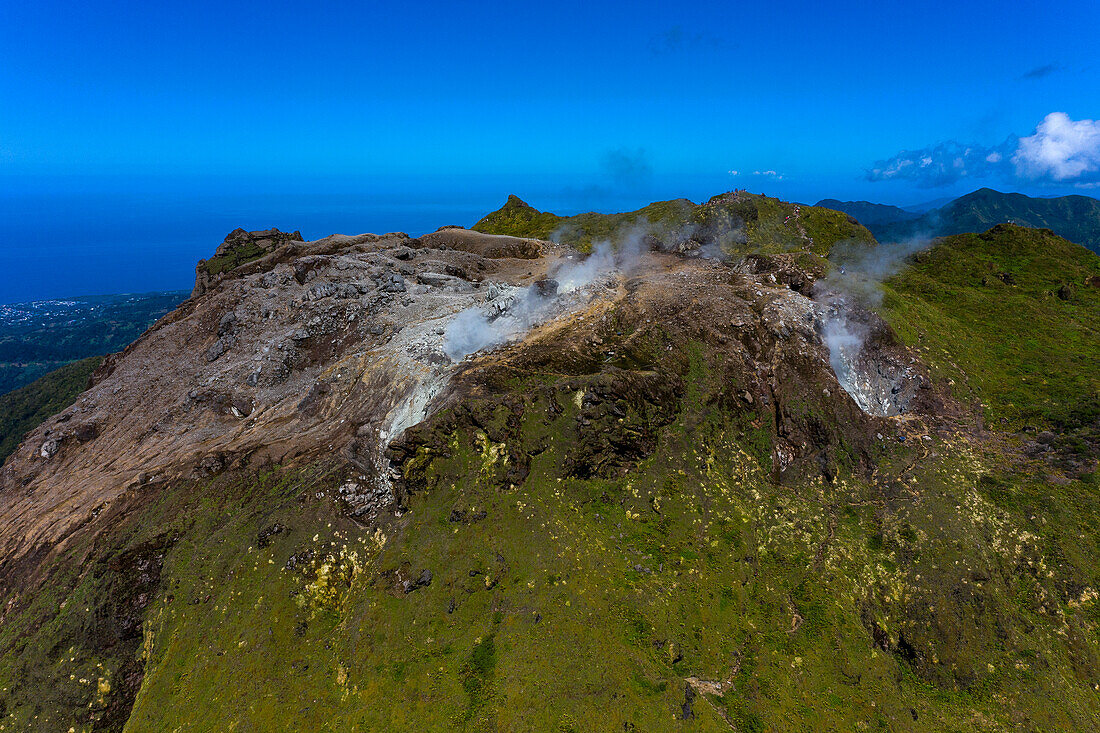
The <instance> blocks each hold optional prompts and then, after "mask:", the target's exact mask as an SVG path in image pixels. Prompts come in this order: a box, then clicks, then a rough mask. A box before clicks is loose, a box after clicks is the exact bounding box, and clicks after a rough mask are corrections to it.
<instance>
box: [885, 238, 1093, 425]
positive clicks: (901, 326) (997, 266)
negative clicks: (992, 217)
mask: <svg viewBox="0 0 1100 733" xmlns="http://www.w3.org/2000/svg"><path fill="white" fill-rule="evenodd" d="M884 305H885V309H886V313H887V316H888V319H889V320H890V322H891V324H892V325H893V326H894V328H895V329H896V330H897V331H898V332H899V333H900V334H901V335H902V336H903V338H905V340H906V341H907V342H909V343H911V344H913V345H914V346H916V347H917V348H918V349H919V351H920V353H921V354H922V356H923V357H924V358H925V360H926V361H927V362H928V363H929V364H930V365H931V366H932V367H933V369H934V370H935V371H936V372H937V373H938V374H939V375H941V376H942V377H943V378H945V379H950V380H951V381H952V382H953V384H954V390H955V393H956V395H957V396H958V397H959V398H960V399H962V400H963V401H965V402H969V401H972V400H979V401H981V403H982V404H983V405H984V406H985V408H986V412H987V415H988V417H989V419H990V421H991V422H993V423H994V425H1000V424H1001V423H1002V422H1003V423H1004V424H1005V425H1006V426H1012V427H1020V426H1023V425H1043V426H1048V425H1051V426H1056V427H1057V426H1062V427H1072V426H1080V425H1083V424H1089V423H1091V422H1092V421H1093V420H1095V419H1096V418H1098V417H1100V346H1098V344H1100V257H1097V256H1096V255H1094V254H1093V253H1091V252H1089V251H1088V250H1086V249H1085V248H1083V247H1080V246H1078V245H1075V244H1073V243H1071V242H1067V241H1066V240H1065V239H1062V238H1061V237H1058V236H1055V235H1054V234H1052V233H1050V232H1049V231H1042V230H1036V229H1026V228H1023V227H1017V226H1012V225H1008V224H1002V225H998V226H996V227H994V228H992V229H990V230H989V231H988V232H985V233H983V234H960V235H956V236H952V237H946V238H944V239H942V240H939V241H938V242H937V243H936V245H935V246H934V247H932V248H931V249H930V250H928V251H926V252H923V253H921V254H919V255H917V256H916V258H915V259H914V260H913V261H912V264H911V266H910V267H908V268H906V269H905V270H904V271H903V272H902V273H900V274H899V275H897V276H896V277H894V278H893V279H891V280H890V281H889V282H888V283H887V285H886V298H885V301H884Z"/></svg>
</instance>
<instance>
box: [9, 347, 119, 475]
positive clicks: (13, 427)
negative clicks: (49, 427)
mask: <svg viewBox="0 0 1100 733" xmlns="http://www.w3.org/2000/svg"><path fill="white" fill-rule="evenodd" d="M102 363H103V357H102V356H92V357H89V358H87V359H81V360H80V361H75V362H73V363H71V364H66V365H65V366H63V367H61V368H60V369H55V370H54V371H52V372H50V373H49V374H46V375H45V376H42V377H39V378H38V379H36V380H35V381H33V382H31V383H30V384H28V385H27V386H25V387H20V388H19V389H17V390H15V391H14V392H9V393H7V394H5V395H0V464H2V463H3V462H4V459H5V458H7V457H8V456H10V455H11V454H12V453H13V452H14V451H15V449H16V448H17V447H18V446H19V441H21V440H22V439H23V436H24V435H26V434H27V432H28V431H30V430H33V429H34V428H35V427H37V426H38V425H40V424H41V423H42V421H43V420H45V419H46V418H48V417H50V416H51V415H56V414H57V413H59V412H61V411H62V410H64V409H65V408H66V407H68V406H69V405H71V404H72V403H73V401H74V400H75V399H76V398H77V396H78V395H79V394H80V393H81V392H83V391H84V390H85V389H87V388H88V378H89V377H91V375H92V372H94V371H95V370H96V367H98V366H99V365H100V364H102Z"/></svg>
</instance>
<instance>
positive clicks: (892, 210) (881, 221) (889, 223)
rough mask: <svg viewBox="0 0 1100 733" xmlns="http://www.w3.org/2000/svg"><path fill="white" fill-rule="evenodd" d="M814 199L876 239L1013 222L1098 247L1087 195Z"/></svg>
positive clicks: (1094, 206) (1097, 220)
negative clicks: (928, 201)
mask: <svg viewBox="0 0 1100 733" xmlns="http://www.w3.org/2000/svg"><path fill="white" fill-rule="evenodd" d="M817 205H818V206H823V207H825V208H830V209H835V210H836V211H842V212H844V213H846V214H849V215H850V216H853V217H855V218H856V219H858V220H859V222H860V223H861V224H863V225H864V226H865V227H867V228H868V229H870V230H871V233H872V234H874V235H875V239H877V240H879V241H880V242H882V241H897V240H901V239H909V238H911V237H914V236H921V235H924V236H945V235H950V234H963V233H966V232H983V231H985V230H986V229H989V228H990V227H991V226H994V225H996V224H1017V225H1020V226H1027V227H1035V228H1041V229H1050V230H1051V231H1053V232H1054V233H1055V234H1057V235H1058V236H1060V237H1065V238H1066V239H1068V240H1070V241H1071V242H1076V243H1077V244H1080V245H1082V246H1084V247H1087V248H1089V249H1091V250H1092V251H1093V252H1100V200H1097V199H1094V198H1091V197H1089V196H1080V195H1073V196H1058V197H1055V198H1034V197H1032V196H1025V195H1024V194H1022V193H1002V192H1000V191H994V190H993V189H991V188H980V189H978V190H977V191H974V192H972V193H968V194H966V195H965V196H960V197H959V198H957V199H955V200H953V201H951V202H949V203H947V204H945V205H943V206H941V207H939V208H935V209H931V210H930V211H928V212H926V213H924V214H923V215H914V214H913V213H912V212H909V211H906V210H904V209H901V208H898V207H896V206H887V205H884V204H875V203H871V202H869V201H837V200H835V199H825V200H823V201H820V202H819V203H818V204H817Z"/></svg>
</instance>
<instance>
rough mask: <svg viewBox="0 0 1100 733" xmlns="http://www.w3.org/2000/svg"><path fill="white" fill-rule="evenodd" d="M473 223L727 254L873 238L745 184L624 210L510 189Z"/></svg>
mask: <svg viewBox="0 0 1100 733" xmlns="http://www.w3.org/2000/svg"><path fill="white" fill-rule="evenodd" d="M473 228H474V229H475V230H477V231H480V232H486V233H488V234H509V235H512V236H517V237H536V238H543V239H553V240H554V241H557V242H562V243H565V244H570V245H573V246H575V247H579V248H581V249H582V250H587V249H588V248H590V247H591V246H592V245H593V244H594V243H597V242H601V241H611V242H615V243H619V242H621V241H622V240H624V239H627V238H630V237H644V238H645V239H646V240H647V244H649V245H652V246H657V247H660V248H661V249H665V250H669V251H677V252H692V251H699V250H703V251H706V250H710V249H713V250H714V251H721V252H722V253H724V254H726V255H737V254H746V253H750V252H766V253H776V252H787V251H807V252H813V253H816V254H818V255H827V254H828V253H829V250H830V249H831V248H832V246H833V245H834V244H835V243H837V242H841V241H848V240H855V241H861V242H871V241H872V239H873V238H872V237H871V234H870V232H868V231H867V230H866V229H865V228H864V227H863V226H861V225H860V224H858V223H857V222H856V221H855V220H854V219H852V218H851V217H849V216H846V215H843V214H839V213H837V212H835V211H832V210H829V209H823V208H819V207H814V206H801V205H799V204H792V203H788V202H786V201H780V200H779V199H774V198H769V197H767V196H761V195H759V194H751V193H748V192H747V191H733V192H730V193H724V194H720V195H718V196H714V197H712V198H711V199H710V200H709V201H707V202H706V203H704V204H693V203H692V202H691V201H688V200H687V199H675V200H672V201H658V202H656V203H652V204H649V205H648V206H645V207H643V208H641V209H638V210H637V211H629V212H625V213H621V214H598V213H595V212H588V213H585V214H577V215H576V216H557V215H555V214H550V213H546V212H540V211H538V210H537V209H535V208H533V207H531V206H529V205H528V204H526V203H524V202H523V201H522V200H520V199H519V198H518V197H516V196H514V195H513V196H509V197H508V201H507V202H506V203H505V204H504V206H503V207H501V208H500V209H498V210H497V211H494V212H492V213H491V214H487V215H486V216H485V217H483V218H482V219H481V220H480V221H478V222H477V223H476V224H474V226H473Z"/></svg>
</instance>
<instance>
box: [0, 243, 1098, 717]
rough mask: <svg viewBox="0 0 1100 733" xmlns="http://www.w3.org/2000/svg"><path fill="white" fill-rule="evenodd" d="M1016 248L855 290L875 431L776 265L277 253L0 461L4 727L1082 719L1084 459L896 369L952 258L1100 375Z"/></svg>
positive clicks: (945, 247)
mask: <svg viewBox="0 0 1100 733" xmlns="http://www.w3.org/2000/svg"><path fill="white" fill-rule="evenodd" d="M1031 236H1038V237H1040V241H1038V242H1035V241H1033V240H1030V239H1028V237H1031ZM1048 236H1049V235H1046V234H1042V233H1039V234H1034V233H1030V232H1024V231H1023V230H1017V229H1015V228H997V229H994V230H992V231H991V232H989V233H988V234H987V235H985V237H986V238H985V239H980V238H976V239H968V238H966V237H963V238H958V239H955V240H946V241H945V242H941V243H940V244H939V245H938V246H937V248H936V249H934V250H933V251H932V252H930V253H929V254H928V255H924V256H923V257H927V259H920V260H917V261H915V262H913V263H912V265H911V266H910V267H909V268H907V269H906V270H904V271H903V272H902V273H900V274H899V275H898V276H897V277H895V278H894V279H893V280H891V281H890V283H889V290H888V292H887V297H886V300H885V301H884V306H883V313H884V314H885V315H886V317H887V319H888V320H889V321H890V322H892V323H893V324H894V325H895V327H896V329H897V331H895V330H894V329H891V328H890V327H889V325H887V323H886V322H884V321H882V320H881V319H879V318H878V317H877V316H875V315H874V314H873V313H870V312H866V311H859V310H858V308H857V306H855V305H853V306H852V307H853V308H854V309H856V310H857V311H858V313H859V316H860V318H862V319H863V322H864V323H865V325H866V327H867V333H868V336H867V339H866V341H865V342H864V345H863V351H862V352H861V355H860V358H859V359H857V360H855V361H853V364H854V365H856V366H857V367H859V368H866V369H867V370H868V371H869V372H871V373H873V374H875V375H878V377H879V378H880V379H885V380H888V382H890V384H888V385H887V386H888V387H890V388H889V389H887V392H888V393H892V394H895V395H902V396H904V399H900V398H899V400H898V413H899V414H896V415H894V416H891V417H883V416H877V415H873V414H868V413H867V412H864V411H863V410H861V409H860V408H859V406H858V405H857V404H856V402H855V401H854V400H853V399H852V397H851V396H849V394H848V393H847V392H846V391H845V389H844V388H843V387H842V386H841V384H840V382H839V381H838V379H837V376H836V374H835V373H834V372H833V369H832V366H831V360H830V351H829V347H828V346H827V344H826V343H825V341H824V339H823V334H824V333H825V332H826V326H827V319H828V318H829V317H830V316H829V310H828V309H827V308H826V307H823V306H822V305H821V302H820V296H821V293H820V289H821V287H822V285H821V283H818V284H817V285H815V284H814V280H815V278H816V277H817V276H819V275H820V274H821V272H822V268H823V267H825V265H824V263H822V262H821V261H820V260H817V259H816V256H815V255H813V254H812V253H810V252H806V251H804V250H800V251H798V252H794V253H776V254H762V253H753V254H751V255H750V256H747V257H744V258H742V259H736V260H733V261H729V262H727V261H720V260H717V259H712V258H707V257H697V256H684V255H681V254H678V253H672V252H667V251H662V250H663V249H667V248H668V242H666V241H660V240H657V241H655V242H652V243H651V245H652V246H656V247H658V249H657V250H652V249H643V251H641V252H638V253H636V254H635V255H633V256H627V255H626V254H625V253H620V254H619V255H616V256H610V255H606V254H601V253H596V254H593V255H592V256H591V257H589V258H587V259H585V258H583V257H581V256H580V255H579V254H578V253H577V252H576V251H574V250H572V249H571V248H569V247H568V246H565V245H561V244H552V243H550V242H545V241H538V240H536V239H534V238H514V237H507V236H492V235H486V234H478V233H476V232H470V231H467V230H461V229H445V230H441V231H439V232H436V233H434V234H431V235H427V236H425V237H422V238H419V239H412V238H408V237H406V236H404V235H399V234H393V235H385V236H382V237H377V236H373V235H361V236H359V237H332V238H328V239H326V240H321V241H319V242H311V243H299V242H287V243H285V244H283V245H280V246H279V247H277V248H275V249H273V250H271V251H268V252H266V253H265V254H263V255H261V256H260V257H259V258H257V259H255V260H253V261H250V262H247V263H244V264H242V265H240V266H238V267H236V268H234V269H232V270H229V271H226V272H225V273H224V276H223V277H222V278H220V279H219V280H217V281H216V282H213V283H212V285H211V287H210V289H209V290H207V291H206V292H203V293H202V294H200V295H197V296H196V297H194V298H192V299H191V300H189V301H188V302H187V303H185V304H184V305H183V306H181V307H180V308H179V309H177V311H175V312H174V313H173V314H171V315H170V316H168V317H167V318H165V319H163V320H162V321H161V322H160V323H158V324H157V325H156V326H155V327H154V328H153V329H151V330H150V331H149V332H148V333H146V334H145V335H144V336H143V337H142V338H141V339H140V340H139V341H138V342H137V343H135V344H134V345H133V346H131V347H130V348H129V349H127V351H126V352H125V353H123V354H121V355H119V356H117V357H115V358H113V359H111V360H110V362H109V363H108V364H106V365H105V366H104V367H103V368H102V369H101V370H100V371H99V373H98V375H97V383H96V384H95V385H94V386H93V387H92V389H91V390H89V392H87V393H86V394H85V395H84V396H83V397H82V398H81V399H80V400H78V401H77V403H76V404H75V405H74V406H73V407H71V408H69V409H67V410H65V411H63V412H62V413H61V414H60V415H58V416H57V417H55V418H53V419H51V420H49V421H47V422H46V423H45V424H44V425H42V426H40V427H39V428H38V429H37V430H35V431H34V432H32V433H31V435H30V436H29V437H28V439H27V440H26V441H25V442H24V443H23V445H22V446H21V447H20V450H19V451H18V452H17V454H16V455H15V456H13V457H12V458H11V459H10V460H9V462H8V463H7V464H6V465H5V467H4V471H3V474H2V476H0V479H2V481H3V483H2V484H0V547H2V548H3V554H2V557H0V579H3V580H0V583H2V585H3V587H2V593H3V596H2V598H0V600H2V604H3V605H2V606H0V609H2V610H0V709H2V710H3V714H4V715H6V716H7V725H8V726H9V727H10V728H11V729H19V730H43V731H53V730H67V729H69V727H70V726H71V727H73V728H75V729H78V730H79V729H91V730H121V729H122V728H123V726H125V727H126V730H128V731H144V730H229V729H234V728H236V729H241V730H244V729H257V730H274V729H291V730H307V729H331V730H382V729H384V730H435V729H465V730H620V729H621V730H679V729H685V730H700V731H705V730H729V729H730V728H731V727H732V728H734V729H737V730H768V729H791V728H796V729H836V730H852V729H857V728H858V727H861V726H874V727H877V728H879V729H895V730H936V731H941V730H973V729H987V730H1009V729H1035V730H1052V729H1059V730H1069V729H1082V730H1083V729H1090V728H1094V727H1096V726H1097V724H1098V722H1100V698H1097V695H1096V690H1097V685H1098V684H1100V656H1098V655H1100V645H1098V644H1097V641H1096V639H1097V635H1096V628H1097V623H1098V622H1100V611H1098V609H1097V593H1096V589H1097V588H1098V587H1100V563H1098V562H1097V558H1098V557H1100V531H1098V529H1097V528H1098V527H1100V501H1098V499H1097V492H1096V490H1095V489H1096V484H1095V473H1094V471H1095V468H1093V472H1089V471H1087V470H1085V469H1086V468H1087V466H1085V465H1083V463H1082V464H1079V465H1077V466H1076V467H1068V466H1067V465H1064V464H1062V463H1059V462H1056V461H1048V460H1046V459H1045V458H1038V459H1035V458H1033V457H1031V456H1030V455H1029V453H1028V451H1029V448H1028V447H1027V441H1028V438H1027V434H1021V433H1020V432H1018V430H1019V428H1020V427H1021V426H1019V425H1017V424H1010V425H1006V426H1005V427H1004V428H1003V429H1001V428H1000V423H999V420H993V421H991V422H992V425H993V427H994V428H997V430H996V431H989V430H987V429H986V428H984V427H983V426H982V423H983V422H990V421H987V420H984V414H983V412H982V411H981V410H978V409H976V408H975V409H971V408H970V407H969V401H970V396H971V392H967V391H959V390H958V389H957V384H958V379H957V378H956V386H955V387H953V386H952V385H951V383H950V382H949V381H947V380H948V379H951V378H954V377H953V374H954V372H947V371H944V367H943V364H942V361H943V359H941V354H940V352H939V351H935V353H933V351H934V350H931V349H926V346H928V345H931V343H930V342H929V339H931V338H933V336H930V335H928V332H929V329H936V328H940V327H941V326H942V328H943V331H942V334H937V335H936V337H935V338H938V339H942V340H941V341H936V344H937V346H938V345H939V344H941V343H942V344H943V347H942V348H944V349H952V348H959V347H958V346H957V345H956V344H955V343H954V342H953V341H952V340H951V330H950V329H956V331H955V333H956V334H957V335H959V336H960V337H961V336H964V335H967V331H965V329H966V328H972V327H973V326H972V324H970V323H969V320H968V319H970V318H973V317H977V316H978V315H979V314H981V313H982V310H981V308H980V307H976V306H973V305H971V304H972V303H975V302H978V303H983V304H984V303H986V302H988V300H989V299H990V298H992V297H995V296H996V295H997V293H996V292H993V291H990V292H987V290H986V289H987V288H989V285H988V284H982V283H981V281H980V279H976V277H975V275H976V272H971V271H970V270H960V269H958V268H961V267H963V265H962V264H961V263H962V262H963V261H969V260H973V259H974V257H975V256H977V255H979V254H981V255H982V256H983V257H985V258H986V260H979V262H986V261H988V262H991V263H993V266H994V275H996V274H997V273H998V272H1002V271H1003V272H1015V273H1016V274H1017V275H1019V277H1020V282H1021V283H1023V284H1022V285H1020V286H1019V287H1020V288H1021V291H1022V292H1021V294H1020V295H1019V297H1020V298H1021V299H1023V298H1025V296H1027V297H1030V296H1031V295H1034V296H1035V297H1039V295H1038V294H1039V293H1040V292H1042V291H1044V289H1049V288H1051V287H1053V285H1052V284H1053V283H1054V282H1059V283H1063V282H1064V283H1072V286H1073V288H1075V289H1076V290H1075V293H1074V294H1071V295H1070V299H1069V300H1065V301H1061V300H1059V302H1060V303H1062V304H1063V305H1055V304H1051V303H1046V301H1044V302H1043V304H1042V305H1041V306H1037V310H1034V311H1029V313H1031V314H1032V315H1035V314H1039V315H1041V316H1043V317H1044V318H1048V319H1050V321H1049V322H1050V325H1051V326H1052V327H1055V328H1061V327H1064V326H1066V324H1071V323H1072V324H1078V323H1079V325H1074V326H1073V327H1074V328H1077V329H1078V331H1079V336H1077V337H1076V338H1077V339H1078V340H1077V341H1076V342H1075V346H1076V350H1077V352H1078V353H1079V354H1082V355H1084V356H1085V357H1086V358H1088V357H1090V356H1091V357H1093V358H1095V355H1097V354H1100V337H1098V336H1097V334H1096V332H1095V331H1094V330H1091V326H1090V325H1089V324H1090V323H1091V321H1090V320H1088V319H1090V318H1092V317H1093V316H1092V315H1082V312H1079V311H1078V310H1076V308H1077V307H1078V306H1080V308H1082V309H1088V308H1090V307H1091V306H1092V301H1091V300H1082V301H1075V300H1073V298H1074V297H1078V295H1077V294H1079V293H1080V291H1081V290H1082V289H1083V288H1085V287H1092V286H1091V285H1090V284H1089V283H1091V282H1092V281H1093V280H1092V273H1095V271H1096V270H1095V268H1096V266H1097V258H1095V257H1094V256H1092V255H1089V254H1088V253H1087V252H1085V251H1084V250H1081V249H1080V248H1072V247H1071V246H1070V245H1067V244H1065V243H1061V242H1060V240H1054V239H1053V238H1051V239H1050V240H1047V239H1043V238H1046V237H1048ZM700 246H705V245H703V244H702V243H700ZM766 246H771V245H770V243H769V244H767V245H766ZM1034 251H1045V252H1047V253H1049V255H1048V257H1047V259H1046V260H1045V261H1044V262H1043V263H1041V266H1042V268H1043V269H1042V271H1041V272H1040V273H1038V274H1037V275H1035V277H1034V279H1033V280H1032V279H1028V277H1029V276H1025V275H1024V274H1023V271H1025V270H1028V266H1027V264H1026V263H1027V259H1028V258H1029V257H1031V256H1032V255H1031V253H1032V252H1034ZM693 252H694V250H688V252H687V254H689V255H690V254H692V253H693ZM809 265H812V267H811V266H809ZM975 266H978V265H975ZM966 267H970V265H966ZM998 268H1000V269H998ZM1014 268H1015V269H1014ZM938 280H942V282H943V286H942V287H943V288H944V289H945V290H946V291H947V295H946V296H945V297H944V298H943V299H942V300H941V299H940V298H939V296H938V295H937V294H936V293H935V290H936V288H937V285H936V282H937V281H938ZM1059 289H1060V286H1059ZM811 295H817V296H819V298H818V300H815V299H814V298H812V297H810V296H811ZM1053 297H1054V299H1056V300H1057V299H1058V296H1057V294H1055V295H1054V296H1053ZM1087 297H1088V298H1092V297H1093V296H1092V295H1091V294H1089V295H1088V296H1087ZM956 301H958V303H956ZM1021 302H1023V300H1021ZM982 307H984V305H983V306H982ZM968 309H969V310H968ZM939 312H942V313H943V315H940V314H939ZM1082 318H1083V319H1084V320H1081V321H1080V322H1078V320H1077V319H1082ZM949 319H950V320H949ZM1010 326H1011V324H1008V325H1006V326H1004V328H1006V329H1007V328H1010ZM997 328H1000V326H997ZM998 336H999V333H997V332H990V333H988V334H982V338H984V339H986V343H990V344H991V343H993V342H994V340H995V339H996V338H998ZM905 343H908V344H909V346H906V345H905ZM478 344H480V345H483V346H484V348H481V349H470V347H471V345H478ZM1042 347H1043V344H1041V343H1040V344H1036V345H1035V346H1034V347H1033V348H1035V349H1037V350H1038V349H1041V348H1042ZM1029 348H1031V347H1029ZM956 354H957V352H952V351H948V353H947V354H946V355H945V356H944V359H950V360H951V361H953V362H955V363H959V364H962V365H963V367H965V368H969V367H970V366H971V364H970V362H967V361H965V360H962V359H961V357H958V356H957V355H956ZM989 360H990V361H991V362H994V363H996V364H1000V365H1002V366H1001V367H1000V368H1002V369H1004V370H1010V369H1013V368H1015V367H1014V366H1013V365H1014V364H1015V363H1016V361H1017V360H1018V359H1017V357H1016V356H1013V355H1011V354H1006V353H1004V352H1001V351H998V350H996V349H990V353H989ZM1076 367H1077V364H1076V363H1075V362H1073V361H1072V360H1069V361H1067V360H1058V359H1054V360H1049V362H1048V365H1047V379H1048V382H1049V383H1050V384H1062V385H1064V384H1074V385H1076V387H1077V388H1081V389H1085V388H1087V387H1088V385H1089V384H1090V382H1088V381H1087V379H1085V380H1084V381H1081V378H1080V377H1074V376H1073V374H1071V373H1070V372H1071V371H1072V370H1073V369H1075V368H1076ZM974 379H975V380H977V382H975V383H976V384H977V386H976V387H974V389H975V392H976V393H980V394H981V398H982V399H983V400H986V401H989V402H990V403H991V404H992V403H993V402H994V400H995V399H1001V398H1000V397H998V395H1000V394H1001V392H1000V391H998V390H1000V389H1001V386H1000V385H1001V383H1000V382H999V381H998V379H991V378H989V377H987V376H985V375H981V374H979V375H976V376H975V377H974ZM1073 379H1078V381H1077V382H1073ZM1043 389H1045V387H1044V388H1043ZM953 391H954V395H955V397H953V396H952V393H953ZM1036 394H1037V396H1036V398H1035V402H1036V403H1043V401H1044V400H1046V399H1048V398H1049V399H1051V400H1054V399H1061V397H1060V396H1061V395H1062V394H1064V392H1063V391H1062V388H1061V387H1059V388H1057V389H1051V390H1050V391H1046V392H1037V393H1036ZM956 397H957V399H956ZM87 425H94V426H95V431H94V435H93V434H92V431H88V430H82V429H81V426H87ZM1050 425H1051V426H1052V427H1055V428H1058V429H1059V430H1061V428H1059V426H1058V425H1057V424H1055V421H1054V417H1053V413H1052V417H1051V419H1050ZM1066 430H1067V432H1065V433H1063V434H1062V435H1063V436H1066V437H1072V436H1071V435H1070V433H1072V431H1074V430H1077V428H1067V429H1066ZM1073 434H1074V435H1076V433H1073ZM1060 439H1061V438H1060V437H1059V436H1058V435H1055V438H1054V439H1053V440H1052V443H1053V444H1055V445H1056V446H1057V445H1058V441H1059V440H1060ZM1057 450H1059V451H1060V450H1062V448H1061V447H1058V448H1057Z"/></svg>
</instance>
